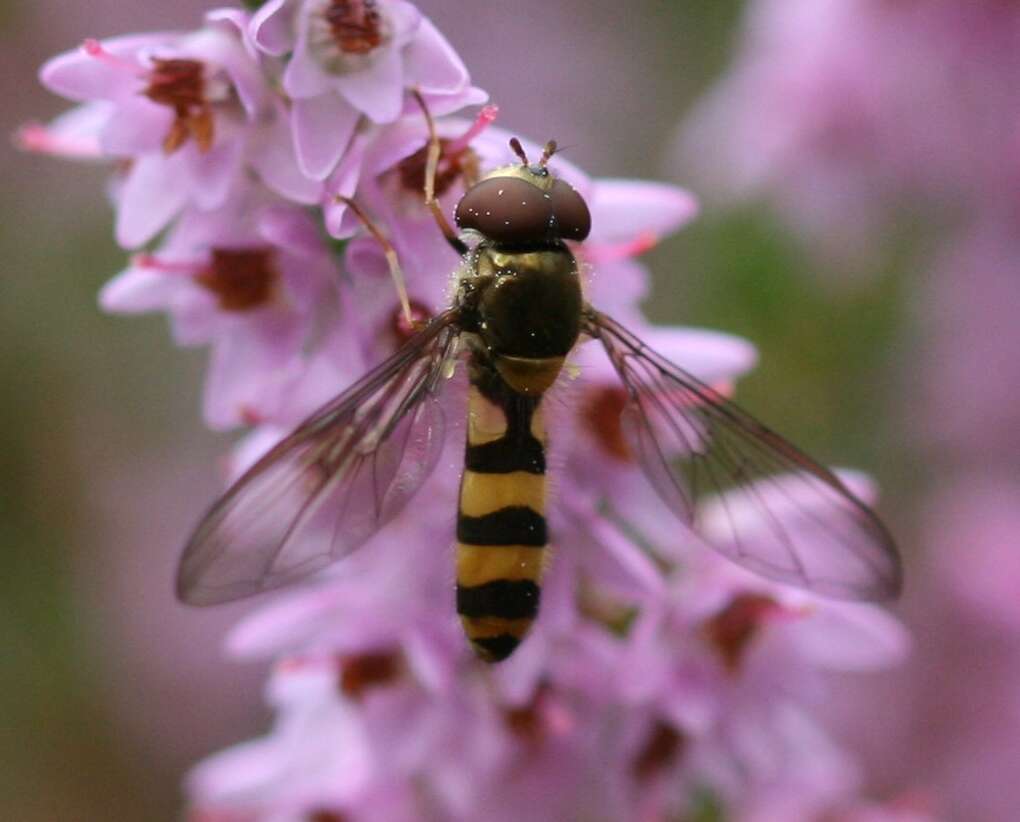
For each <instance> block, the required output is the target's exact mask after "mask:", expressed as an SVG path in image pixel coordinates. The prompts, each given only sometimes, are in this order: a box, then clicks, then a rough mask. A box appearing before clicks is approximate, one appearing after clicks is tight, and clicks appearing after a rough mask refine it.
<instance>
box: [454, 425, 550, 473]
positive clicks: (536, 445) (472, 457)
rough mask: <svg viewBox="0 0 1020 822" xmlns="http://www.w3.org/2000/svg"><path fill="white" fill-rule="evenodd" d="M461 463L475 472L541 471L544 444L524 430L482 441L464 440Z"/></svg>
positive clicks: (543, 465) (543, 463) (543, 464)
mask: <svg viewBox="0 0 1020 822" xmlns="http://www.w3.org/2000/svg"><path fill="white" fill-rule="evenodd" d="M464 467H465V468H467V470H468V471H475V472H476V473H479V474H510V473H512V472H514V471H527V472H528V473H529V474H544V473H545V448H544V447H543V446H542V443H540V442H539V441H538V440H537V439H535V438H534V437H533V436H531V434H530V433H527V434H525V435H523V436H518V437H517V438H511V437H502V438H500V439H498V440H494V441H492V442H486V443H484V444H482V445H471V444H470V443H469V444H468V447H467V451H466V452H465V454H464Z"/></svg>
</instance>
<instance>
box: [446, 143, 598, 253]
mask: <svg viewBox="0 0 1020 822" xmlns="http://www.w3.org/2000/svg"><path fill="white" fill-rule="evenodd" d="M510 148H511V149H512V150H513V152H514V153H515V154H516V155H517V156H518V157H519V158H520V160H521V162H520V163H514V164H511V165H508V166H501V167H499V168H497V169H494V170H493V171H491V172H489V173H488V174H486V175H485V177H483V178H482V179H481V180H480V181H479V182H478V183H476V184H475V185H473V186H472V187H471V188H470V189H468V190H467V192H465V194H464V196H463V197H461V200H460V202H459V203H458V204H457V209H456V213H455V219H456V221H457V226H458V227H459V228H461V229H467V230H474V231H477V232H478V233H480V234H481V235H482V236H484V237H485V238H486V239H488V240H490V241H491V242H493V243H496V244H499V245H509V246H531V245H542V244H546V243H550V242H556V241H558V240H576V241H581V240H583V239H585V238H586V237H587V236H588V232H589V231H590V230H591V213H590V212H589V211H588V205H587V204H586V203H585V201H584V198H582V197H581V195H580V194H578V193H577V191H575V190H574V188H573V186H571V185H570V184H569V183H568V182H566V181H565V180H563V179H561V178H559V177H557V176H556V175H555V174H553V173H552V172H551V171H550V170H549V169H548V167H547V164H548V162H549V160H550V159H551V158H552V156H553V154H555V152H556V142H555V140H550V141H549V142H548V143H546V146H545V150H544V151H543V152H542V157H541V159H540V160H539V161H538V162H537V163H534V164H532V163H529V162H528V157H527V154H525V152H524V147H523V146H522V145H521V143H520V141H519V140H518V139H517V138H516V137H514V138H512V139H511V140H510Z"/></svg>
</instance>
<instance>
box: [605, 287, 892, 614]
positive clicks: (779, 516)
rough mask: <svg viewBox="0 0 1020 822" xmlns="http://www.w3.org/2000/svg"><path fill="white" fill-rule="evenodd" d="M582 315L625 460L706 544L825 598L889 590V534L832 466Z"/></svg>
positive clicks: (622, 333)
mask: <svg viewBox="0 0 1020 822" xmlns="http://www.w3.org/2000/svg"><path fill="white" fill-rule="evenodd" d="M585 324H586V328H585V330H586V332H587V333H588V334H589V335H590V336H592V337H596V338H598V339H599V340H601V341H602V344H603V346H604V347H605V350H606V353H607V354H608V355H609V359H610V360H611V361H612V363H613V365H614V366H615V367H616V370H617V372H618V373H619V375H620V378H621V379H622V380H623V383H624V385H625V387H626V390H627V393H628V401H627V405H626V406H625V408H624V411H623V420H622V422H623V427H624V432H625V434H626V436H627V441H628V443H629V445H630V447H631V449H632V450H633V452H634V456H635V458H636V459H637V460H638V462H639V463H640V465H641V466H642V468H643V469H644V471H645V473H646V474H647V476H648V478H649V480H650V481H651V483H652V484H653V485H654V486H655V489H656V490H657V491H658V493H659V495H660V496H661V497H662V499H663V500H664V501H665V502H666V504H667V505H668V506H669V507H670V508H671V509H672V510H673V511H674V512H675V513H676V514H677V515H678V516H679V517H680V518H681V519H683V520H684V521H686V522H688V523H689V524H691V525H692V526H693V527H694V528H695V530H696V531H697V533H698V534H699V535H700V536H701V537H702V538H703V539H704V541H705V542H706V543H708V544H709V545H711V546H712V547H713V548H715V549H716V550H717V551H719V552H720V553H722V554H723V555H725V556H727V557H729V558H730V559H731V560H733V561H734V562H737V563H738V564H740V565H743V566H744V567H746V568H748V569H750V570H751V571H754V572H756V573H758V574H761V575H762V576H765V577H768V578H771V579H775V580H779V581H781V582H784V583H789V584H792V585H797V586H800V587H802V588H807V589H810V590H812V591H814V592H816V593H819V594H823V595H826V596H831V597H836V598H839V599H859V600H883V599H891V598H893V597H895V596H897V595H898V594H899V591H900V588H901V586H902V569H901V566H900V559H899V555H898V553H897V551H896V546H895V544H894V543H893V540H892V537H891V536H890V535H889V532H888V531H887V530H886V529H885V526H883V525H882V523H881V522H880V521H879V519H878V518H877V517H876V515H875V514H874V512H873V511H872V510H871V509H870V508H868V506H866V505H865V504H864V503H863V502H861V501H860V500H859V499H858V498H857V497H855V496H854V495H853V493H851V491H850V490H849V489H848V488H847V487H846V485H845V484H844V483H843V482H842V481H841V480H840V479H839V478H838V477H837V476H836V475H835V474H833V473H832V472H831V471H830V470H828V469H827V468H824V467H822V466H821V465H819V464H818V463H816V462H815V461H814V460H812V459H811V458H810V457H808V456H807V455H805V454H803V453H802V452H801V451H800V450H798V449H797V448H796V447H794V446H793V445H791V444H790V443H789V442H787V441H786V440H785V439H783V438H782V437H780V436H779V435H778V434H776V433H775V432H773V431H771V430H770V429H768V428H766V427H765V426H764V425H762V424H761V423H759V422H758V421H757V420H755V419H754V418H753V417H751V416H750V415H749V414H747V413H746V412H745V411H743V410H742V409H740V408H738V407H737V406H736V405H734V404H733V403H731V402H729V401H728V400H726V399H725V398H724V397H723V396H722V395H721V394H719V392H717V391H715V390H714V389H712V388H711V387H709V386H707V385H705V384H704V383H702V382H700V381H698V380H697V379H696V378H695V377H693V376H692V375H690V374H688V373H687V372H686V371H684V370H683V369H682V368H680V367H678V366H676V365H674V364H673V363H671V362H670V361H669V360H667V359H666V358H665V357H663V356H662V355H661V354H658V353H656V352H655V351H652V350H651V349H649V348H648V347H647V346H646V345H645V344H644V343H643V342H641V340H640V339H638V338H637V337H635V336H634V335H633V334H631V333H630V332H629V331H627V330H626V329H625V328H623V327H622V326H621V325H620V324H619V323H617V322H615V321H614V320H612V319H610V318H609V317H607V316H605V315H604V314H600V313H599V312H597V311H595V310H593V309H591V308H590V307H589V308H587V309H586V317H585Z"/></svg>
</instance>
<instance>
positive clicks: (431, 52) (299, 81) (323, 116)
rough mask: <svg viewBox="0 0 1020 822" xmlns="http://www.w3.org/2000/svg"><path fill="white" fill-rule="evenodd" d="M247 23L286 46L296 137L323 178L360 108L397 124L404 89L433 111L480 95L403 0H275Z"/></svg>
mask: <svg viewBox="0 0 1020 822" xmlns="http://www.w3.org/2000/svg"><path fill="white" fill-rule="evenodd" d="M250 31H251V37H252V39H253V40H254V42H255V44H256V45H257V46H258V48H260V49H261V50H263V51H264V52H265V53H266V54H270V55H274V56H277V57H280V56H283V55H285V54H288V53H289V54H290V59H289V60H288V61H287V68H286V70H285V72H284V74H283V89H284V91H285V92H286V93H287V95H288V96H289V97H290V98H291V99H292V101H293V115H292V125H293V134H294V145H295V147H296V149H297V155H298V160H299V162H300V164H301V168H302V170H303V171H304V172H305V173H306V174H307V175H308V176H309V177H312V178H314V179H317V180H321V179H325V178H326V176H328V175H329V173H330V172H331V171H332V170H333V168H334V167H335V166H336V164H337V162H338V161H339V160H340V158H341V156H342V154H343V152H344V149H345V148H347V145H348V143H349V142H350V140H351V137H352V136H353V135H354V131H355V128H356V127H357V125H358V122H359V121H360V119H361V117H362V115H364V116H365V117H367V118H368V119H369V120H370V121H371V122H373V123H392V122H393V121H394V120H396V119H397V118H398V117H399V116H400V115H401V113H402V112H404V111H405V110H406V109H407V107H408V106H407V100H406V94H405V92H406V90H407V89H417V90H418V91H420V92H421V93H422V94H423V95H424V96H426V98H427V99H428V101H429V104H430V107H431V109H432V110H433V111H434V112H435V113H437V114H445V113H447V112H449V111H452V110H454V109H455V108H460V107H461V106H462V105H465V104H467V103H472V102H475V103H477V102H483V101H484V96H483V95H481V94H479V93H477V92H473V93H472V94H471V95H470V97H468V98H464V97H463V94H464V92H465V91H467V90H468V73H467V69H466V68H465V67H464V64H463V63H462V62H461V60H460V58H459V57H458V56H457V54H456V52H455V51H454V50H453V49H452V48H451V46H450V44H449V43H448V42H447V41H446V39H445V38H444V37H443V36H442V35H441V34H440V33H439V32H438V31H437V30H436V28H435V26H433V25H432V23H431V22H430V21H429V20H428V18H426V17H424V16H423V15H422V14H421V12H419V11H418V9H416V8H415V7H414V6H412V5H411V4H410V3H407V2H404V0H270V2H268V3H266V4H265V5H263V7H262V8H261V9H259V11H258V12H257V13H256V14H255V16H254V18H253V19H252V22H251V29H250ZM451 102H452V103H453V107H452V108H451V107H450V103H451Z"/></svg>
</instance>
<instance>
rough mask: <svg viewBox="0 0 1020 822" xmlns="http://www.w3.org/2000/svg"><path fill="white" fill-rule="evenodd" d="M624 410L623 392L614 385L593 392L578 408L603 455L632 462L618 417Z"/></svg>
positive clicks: (625, 397) (624, 397)
mask: <svg viewBox="0 0 1020 822" xmlns="http://www.w3.org/2000/svg"><path fill="white" fill-rule="evenodd" d="M626 406H627V392H626V391H624V390H623V389H622V388H620V387H618V386H615V385H607V386H604V387H602V388H598V389H596V390H595V391H594V392H593V393H592V394H591V395H590V396H589V397H587V398H586V399H585V401H584V403H583V404H582V406H581V419H582V420H583V422H584V424H585V425H586V426H587V427H588V430H589V431H591V432H592V433H593V434H594V435H595V441H596V442H597V443H598V444H599V445H600V446H601V447H602V450H603V451H605V453H606V454H608V455H609V456H611V457H613V458H614V459H617V460H620V461H621V462H632V461H633V460H634V454H633V452H632V451H631V449H630V445H629V444H628V443H627V439H626V437H624V435H623V425H622V418H621V415H622V414H623V409H624V408H626Z"/></svg>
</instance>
